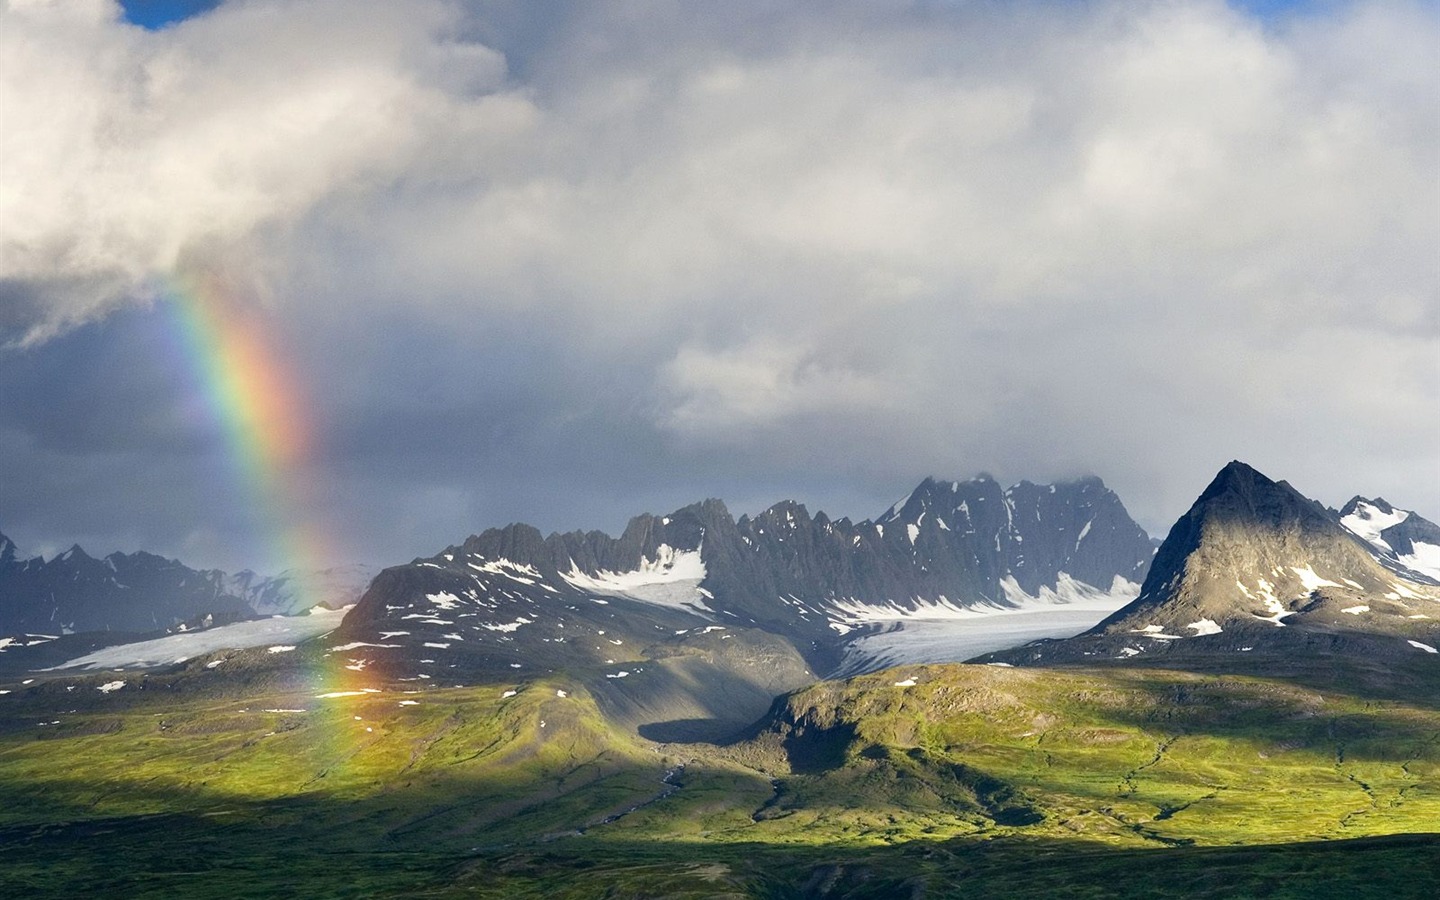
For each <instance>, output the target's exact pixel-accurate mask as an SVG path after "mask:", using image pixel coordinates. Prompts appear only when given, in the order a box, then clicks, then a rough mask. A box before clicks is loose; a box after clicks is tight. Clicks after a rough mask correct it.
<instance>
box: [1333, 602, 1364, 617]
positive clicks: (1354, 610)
mask: <svg viewBox="0 0 1440 900" xmlns="http://www.w3.org/2000/svg"><path fill="white" fill-rule="evenodd" d="M1340 611H1341V612H1342V613H1349V614H1350V615H1352V616H1358V615H1360V614H1361V613H1367V612H1369V611H1370V607H1368V606H1365V605H1363V604H1362V605H1360V606H1347V607H1345V608H1344V609H1342V610H1340Z"/></svg>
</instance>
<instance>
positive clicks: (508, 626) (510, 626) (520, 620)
mask: <svg viewBox="0 0 1440 900" xmlns="http://www.w3.org/2000/svg"><path fill="white" fill-rule="evenodd" d="M534 621H535V620H534V619H527V618H525V617H524V616H519V617H517V618H516V619H515V621H513V622H507V623H505V624H503V625H499V624H494V625H492V624H485V625H481V626H480V627H481V628H483V629H485V630H486V631H503V632H506V633H509V632H512V631H515V630H517V629H518V628H519V627H520V626H521V625H529V624H531V623H532V622H534ZM526 633H527V634H528V633H529V632H526ZM445 636H446V637H450V635H448V634H447V635H445ZM425 646H427V647H430V646H432V645H431V644H426V645H425Z"/></svg>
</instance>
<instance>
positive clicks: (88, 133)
mask: <svg viewBox="0 0 1440 900" xmlns="http://www.w3.org/2000/svg"><path fill="white" fill-rule="evenodd" d="M1437 56H1440V9H1437V4H1435V3H1433V2H1416V3H1406V2H1388V0H1387V2H1375V3H1366V2H1345V0H1327V2H1260V0H1255V2H1234V3H1230V4H1227V3H1224V2H1220V0H1154V2H1146V0H1142V2H1133V0H1126V2H1101V0H1096V2H1087V0H1063V2H1062V0H1056V2H1041V0H1034V2H1013V3H1012V2H1007V3H1000V2H983V0H974V2H963V0H954V2H942V0H912V2H906V0H884V2H863V3H862V2H834V3H826V4H789V3H778V2H758V0H740V2H730V3H725V4H693V3H673V2H671V3H667V2H655V0H634V2H606V3H570V2H560V0H538V2H519V0H516V2H508V3H506V2H495V3H464V2H431V0H414V2H407V3H405V4H395V3H392V2H389V0H305V2H301V0H226V2H219V3H215V2H209V0H202V2H184V0H171V2H160V0H155V2H142V0H133V2H131V3H129V4H127V6H126V7H124V8H122V7H121V5H119V4H117V3H113V2H109V0H64V2H47V0H0V160H3V162H0V460H3V465H4V476H3V478H0V531H3V532H4V533H5V534H6V535H8V536H9V537H11V538H12V539H14V540H15V541H16V543H17V544H19V546H20V550H21V552H22V553H23V554H46V555H49V554H53V553H55V552H58V551H60V550H63V549H64V548H66V547H68V546H69V545H70V544H72V543H74V542H79V543H80V544H82V545H83V546H84V547H85V548H86V549H87V550H90V551H91V552H92V553H105V552H109V551H111V550H123V551H133V550H137V549H146V550H150V551H152V552H158V553H162V554H165V555H167V556H173V557H178V558H180V559H182V560H184V561H186V562H187V563H190V564H192V565H203V566H218V567H223V568H228V569H238V568H242V567H250V568H256V569H259V570H262V571H268V570H276V569H278V568H281V567H283V566H284V565H285V564H286V563H287V561H291V560H293V559H298V558H302V556H303V555H302V554H298V553H297V554H293V555H292V554H290V553H287V552H286V548H285V546H284V544H285V543H286V542H288V541H289V540H291V539H292V538H293V536H294V535H296V534H299V533H308V534H319V535H321V536H323V538H324V540H323V541H322V542H320V543H321V544H322V545H323V547H324V548H325V549H324V550H323V551H316V552H311V553H310V554H309V555H308V556H303V558H306V559H309V560H311V561H316V560H321V561H324V562H342V561H364V562H369V563H372V564H390V563H397V562H403V561H405V560H408V559H410V558H412V557H414V556H417V555H429V554H432V553H434V552H436V551H438V550H439V549H441V548H442V547H444V546H446V545H448V544H452V543H458V542H459V541H460V540H462V539H463V538H464V537H465V536H467V535H469V534H472V533H475V532H478V531H480V530H483V529H484V528H486V527H489V526H493V525H501V524H505V523H507V522H510V521H527V522H531V523H533V524H535V525H537V526H538V527H540V528H541V529H542V530H544V531H550V530H571V529H576V528H581V529H591V528H600V529H603V530H607V531H610V532H611V533H616V532H618V530H619V529H621V528H623V526H624V523H625V521H626V520H627V519H628V518H629V517H630V516H631V515H633V514H636V513H639V512H645V511H649V512H655V513H664V512H668V511H670V510H673V509H675V508H678V507H680V506H683V505H685V504H687V503H690V502H693V501H696V500H699V499H703V498H706V497H720V498H723V499H724V500H725V501H726V502H727V504H728V505H729V507H730V509H731V511H732V512H734V513H735V514H736V515H738V514H740V513H742V512H750V513H754V512H757V511H759V510H760V509H763V508H764V507H766V506H768V505H770V504H771V503H773V502H775V501H777V500H780V499H784V498H791V499H796V500H800V501H802V502H804V503H806V504H807V505H808V506H809V507H810V509H811V510H812V511H813V510H817V509H823V510H825V511H826V512H828V513H830V514H831V515H832V516H841V515H846V516H850V517H852V518H856V519H859V518H863V517H868V516H874V515H877V514H879V513H880V512H882V511H883V510H884V509H885V508H886V507H887V506H888V505H889V504H890V503H892V502H893V501H895V500H896V499H898V498H899V497H901V496H903V495H904V494H905V493H906V492H907V491H908V490H909V489H910V488H911V487H913V486H914V484H916V483H917V482H918V481H919V480H920V479H921V478H923V477H925V476H927V475H934V476H936V477H940V478H952V479H964V478H969V477H971V476H973V475H975V474H977V473H979V472H989V473H991V474H993V475H994V476H995V477H997V478H999V479H1000V480H1002V481H1004V482H1006V483H1010V482H1014V481H1018V480H1020V479H1029V480H1032V481H1040V482H1044V481H1050V480H1056V479H1066V478H1073V477H1077V476H1081V475H1088V474H1094V475H1099V476H1100V477H1102V478H1103V479H1104V480H1105V481H1106V483H1107V484H1108V485H1110V486H1111V487H1112V488H1113V489H1115V491H1116V492H1117V493H1118V494H1119V495H1120V496H1121V498H1122V499H1123V500H1124V502H1125V503H1126V505H1127V507H1128V508H1129V510H1130V511H1131V513H1132V515H1134V516H1135V517H1136V518H1137V520H1139V521H1140V523H1141V524H1142V525H1144V526H1145V527H1146V528H1147V529H1148V530H1150V531H1151V532H1152V533H1154V534H1157V535H1163V533H1164V532H1165V530H1166V529H1167V528H1168V527H1169V525H1170V524H1171V523H1172V522H1173V521H1174V520H1175V519H1176V518H1177V517H1178V516H1180V515H1181V514H1182V513H1183V512H1184V511H1185V509H1186V508H1187V507H1188V506H1189V504H1190V503H1191V502H1192V501H1193V499H1194V498H1195V497H1196V495H1198V493H1199V492H1200V491H1201V490H1202V489H1203V488H1204V486H1205V484H1206V483H1207V482H1208V481H1209V479H1210V478H1211V477H1212V476H1213V475H1214V473H1215V472H1216V471H1217V470H1218V469H1220V468H1221V467H1222V466H1223V465H1224V464H1225V463H1226V462H1228V461H1229V460H1231V459H1241V460H1244V461H1246V462H1248V463H1250V464H1252V465H1254V466H1255V467H1257V468H1259V469H1260V470H1261V471H1262V472H1265V473H1266V474H1268V475H1270V476H1271V477H1274V478H1277V479H1281V478H1283V479H1286V480H1288V481H1290V482H1291V483H1292V484H1293V485H1294V486H1295V487H1297V488H1298V489H1299V490H1301V491H1302V492H1304V493H1306V494H1307V495H1309V496H1311V497H1314V498H1316V499H1318V500H1320V501H1322V502H1324V503H1326V504H1330V505H1339V504H1341V503H1343V502H1344V501H1345V500H1347V499H1348V498H1349V497H1350V496H1351V495H1354V494H1357V493H1358V494H1364V495H1366V496H1370V497H1374V496H1383V497H1385V498H1386V499H1388V500H1390V501H1391V502H1392V503H1395V504H1397V505H1399V506H1402V507H1405V508H1410V509H1415V510H1417V511H1419V512H1420V513H1421V514H1422V515H1425V516H1426V517H1428V518H1431V519H1440V76H1437V75H1436V72H1437V67H1436V61H1437ZM196 285H211V286H214V285H221V286H222V288H220V289H215V290H210V289H200V288H196V287H195V286H196ZM207 290H210V293H212V294H214V295H215V296H212V297H210V302H211V303H212V307H211V312H212V313H213V312H214V311H215V308H214V306H213V304H215V303H219V310H220V314H221V318H222V319H223V321H226V322H229V323H231V324H232V325H233V324H234V323H237V322H238V323H241V324H242V325H243V326H244V329H245V333H246V334H248V335H250V336H251V337H253V338H254V341H255V342H256V346H258V347H259V348H260V349H259V351H257V352H258V356H257V357H256V359H258V360H259V362H258V363H257V364H256V365H257V366H258V367H259V368H260V369H263V370H264V371H263V374H265V375H266V377H265V378H264V379H261V380H260V381H256V382H254V383H252V384H251V385H250V387H251V388H253V389H254V390H255V391H259V393H260V394H261V395H263V397H262V400H263V401H264V402H263V403H262V404H261V405H262V406H263V405H265V404H266V403H268V404H270V405H272V406H276V407H277V408H278V409H280V411H279V412H275V413H273V415H272V416H271V417H270V418H267V417H266V416H265V415H260V416H259V417H258V418H256V417H252V418H251V419H249V420H246V421H239V420H237V419H236V417H235V416H233V415H230V414H228V413H227V411H226V406H225V404H224V403H223V402H221V401H220V400H217V396H218V394H217V390H218V389H217V387H216V381H215V378H216V376H215V371H216V366H215V360H214V358H213V357H214V354H213V353H211V354H209V357H211V358H208V359H207V352H206V347H207V346H210V347H211V349H212V350H213V341H212V342H211V344H210V345H207V344H206V343H205V341H204V340H201V339H199V338H197V331H196V327H195V322H196V310H197V308H199V307H197V306H196V305H195V304H196V300H195V297H196V296H197V295H204V294H206V292H207ZM201 332H202V333H201V335H200V336H201V337H202V338H203V336H204V335H203V329H201ZM222 368H223V367H222ZM257 385H258V387H257ZM242 387H243V385H242ZM261 388H263V390H261ZM266 408H269V407H266ZM276 416H278V417H279V418H275V417H276ZM247 422H248V424H247ZM296 423H298V424H296ZM281 425H285V426H286V427H285V428H281V427H280V426H281ZM291 426H293V427H291ZM247 429H248V432H247ZM281 431H285V432H286V436H287V439H288V438H290V437H293V438H294V440H293V441H290V442H289V443H286V445H285V447H283V448H278V445H279V443H283V442H281V441H280V438H279V437H277V435H278V434H279V432H281ZM290 432H295V434H290ZM247 441H248V442H249V443H251V444H257V445H261V449H262V450H265V449H267V448H268V455H266V454H265V453H261V454H259V455H258V456H256V455H255V453H254V452H253V451H254V448H253V447H252V448H251V450H250V451H247V450H246V449H245V445H246V443H247ZM277 448H278V449H277ZM247 452H250V453H251V456H250V457H247V456H246V453H247ZM277 535H279V536H280V537H279V538H278V539H277ZM277 545H278V546H277ZM322 558H323V559H322Z"/></svg>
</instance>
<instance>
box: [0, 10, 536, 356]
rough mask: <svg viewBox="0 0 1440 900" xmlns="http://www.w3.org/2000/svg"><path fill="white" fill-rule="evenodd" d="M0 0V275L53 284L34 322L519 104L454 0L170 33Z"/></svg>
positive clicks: (129, 293) (262, 17)
mask: <svg viewBox="0 0 1440 900" xmlns="http://www.w3.org/2000/svg"><path fill="white" fill-rule="evenodd" d="M0 16H3V26H0V104H3V106H0V109H3V117H4V125H5V127H4V128H3V129H0V158H3V159H4V160H5V166H4V171H3V178H4V182H3V184H4V190H3V192H0V222H3V223H4V225H3V226H0V228H3V231H0V241H3V243H0V247H3V251H4V255H3V259H0V278H4V279H7V280H10V281H13V282H21V283H27V284H31V285H34V286H36V289H38V290H47V289H48V295H49V297H50V298H51V305H50V307H49V308H48V309H46V310H44V312H43V313H42V314H40V315H39V316H37V317H36V319H35V320H34V321H32V322H29V323H27V324H28V326H29V328H30V333H29V335H28V337H29V338H30V339H37V338H43V337H45V336H47V335H50V334H53V333H54V332H55V331H56V329H58V328H62V327H64V326H65V325H66V324H69V323H75V322H78V321H83V320H85V319H87V318H90V317H92V316H94V315H95V314H96V313H99V312H103V311H105V310H106V309H108V308H111V307H112V306H113V305H114V304H116V303H119V302H124V301H126V300H133V299H134V298H135V297H136V296H137V295H141V296H143V294H144V293H145V284H146V282H147V280H148V279H150V278H153V277H155V276H157V275H166V274H169V273H171V272H173V271H175V270H176V269H177V268H178V267H180V266H182V265H184V264H185V263H186V262H187V255H192V256H193V255H201V256H204V255H206V254H220V255H221V256H224V255H226V254H229V253H234V252H236V251H237V249H242V248H244V247H245V246H246V245H247V244H249V243H250V242H252V241H253V240H254V239H255V238H256V237H257V235H258V234H259V233H261V232H262V231H263V230H265V229H278V230H279V231H280V232H283V233H284V234H285V235H286V237H288V236H289V235H290V234H291V233H293V229H294V227H295V226H296V225H297V223H299V222H301V221H302V220H303V218H304V217H305V216H306V215H307V214H308V213H310V211H311V210H312V209H313V208H314V207H315V205H316V204H317V203H319V202H320V201H322V200H325V199H330V198H334V197H335V196H336V195H342V194H344V193H347V192H359V193H367V192H373V191H375V190H379V189H383V188H384V187H385V186H386V185H387V184H388V183H390V182H391V181H392V180H393V179H395V178H397V177H401V176H410V175H411V174H412V173H415V172H416V171H417V170H418V171H419V173H420V174H421V176H422V177H423V175H424V173H425V171H426V168H427V166H428V165H432V164H434V163H435V162H436V160H442V159H444V158H445V156H446V155H447V153H453V152H454V151H455V149H456V146H457V145H463V144H464V143H466V142H468V141H471V140H476V139H478V138H479V136H480V135H482V134H483V132H484V131H485V130H486V129H487V128H488V127H490V126H491V122H490V120H491V119H492V118H507V117H514V116H515V115H516V112H517V111H516V109H515V104H514V103H513V102H511V101H508V100H506V99H505V98H493V99H492V98H490V97H487V96H486V93H487V92H491V91H494V90H495V89H496V88H497V87H499V86H500V85H501V84H502V82H503V80H504V74H505V72H504V60H503V59H502V58H501V57H500V56H499V55H498V54H496V53H494V52H493V51H489V50H487V49H485V48H483V47H479V46H477V45H474V44H463V43H457V42H454V41H452V40H449V39H448V38H447V33H448V32H450V31H451V30H453V27H454V25H455V23H456V16H455V13H454V12H453V11H452V10H450V9H448V8H447V7H446V6H444V5H442V4H438V3H429V2H423V3H422V2H417V3H406V4H404V5H403V6H402V5H398V4H391V3H383V2H374V3H365V4H360V3H349V2H346V3H339V2H319V3H293V2H291V3H283V2H272V3H253V4H231V5H227V6H225V7H222V8H221V9H220V10H218V11H216V12H215V13H213V14H211V15H208V16H205V17H203V18H200V19H195V20H192V21H190V22H187V23H185V24H183V25H182V26H179V27H176V28H172V29H169V30H166V31H163V32H155V33H151V32H146V31H143V30H141V29H138V28H135V27H131V26H129V25H126V24H124V23H123V22H122V21H121V19H120V12H119V7H118V5H117V4H114V3H103V2H93V3H85V4H78V3H77V4H72V3H55V4H41V3H30V2H26V3H14V2H9V3H7V4H6V5H5V7H4V8H3V10H0ZM284 246H285V244H284V243H283V242H272V243H271V244H270V245H269V246H267V247H266V251H267V252H274V251H275V250H276V248H277V247H284ZM290 252H304V251H303V241H301V242H300V246H298V247H296V248H295V249H294V250H291V251H290ZM248 255H250V256H251V257H252V258H253V255H254V254H253V253H252V254H248Z"/></svg>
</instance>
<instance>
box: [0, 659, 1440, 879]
mask: <svg viewBox="0 0 1440 900" xmlns="http://www.w3.org/2000/svg"><path fill="white" fill-rule="evenodd" d="M1345 683H1346V680H1345V679H1344V678H1339V679H1336V680H1335V681H1334V684H1333V685H1331V686H1320V687H1313V686H1302V685H1300V684H1297V683H1295V682H1293V681H1282V680H1276V679H1268V678H1263V677H1245V676H1236V675H1210V674H1195V673H1186V672H1176V671H1163V670H1154V669H1141V668H1135V669H1113V668H1112V669H1071V670H1036V669H1012V668H1002V667H993V666H959V665H952V666H913V667H902V668H899V669H892V670H888V671H885V672H880V673H876V674H873V675H867V676H863V677H860V678H856V679H851V680H848V681H832V682H821V683H818V684H816V685H813V686H811V687H809V688H806V689H803V690H801V691H797V692H795V693H794V694H791V695H789V696H787V697H784V698H781V700H779V701H777V703H776V706H775V708H774V709H773V710H772V712H771V714H770V715H769V716H768V717H767V718H766V719H765V720H763V721H762V722H760V723H759V724H757V725H756V726H755V728H754V729H752V730H751V732H750V733H748V734H745V735H742V736H740V737H739V738H737V740H735V741H733V742H730V743H728V744H724V745H716V744H657V743H654V742H651V741H647V740H644V739H642V738H640V737H638V736H636V735H635V734H634V733H633V732H630V731H627V730H623V729H619V728H616V727H613V726H612V725H611V724H610V723H609V722H608V721H607V720H606V718H605V717H604V715H603V714H602V713H601V711H600V708H599V707H597V705H596V704H595V703H594V701H593V699H592V698H591V696H590V694H589V693H588V692H587V691H586V690H585V689H584V687H583V686H582V685H581V684H579V683H578V682H574V681H571V680H567V679H565V678H555V679H550V680H543V679H542V680H532V681H528V682H523V683H509V684H495V685H481V686H467V687H456V688H435V689H430V690H425V691H422V692H411V693H405V692H402V691H401V690H400V689H399V688H398V687H395V688H388V687H382V688H380V689H379V690H380V692H378V693H368V694H359V695H352V696H343V697H320V696H318V695H317V694H316V693H315V691H313V690H301V689H299V688H297V687H296V686H295V685H293V684H288V685H284V686H278V687H272V688H270V689H269V690H266V691H252V692H251V693H249V694H248V695H237V694H234V693H232V692H217V691H207V690H196V689H194V688H193V687H192V686H191V682H187V681H186V680H184V679H180V678H167V677H164V676H151V677H140V678H134V677H132V678H131V679H130V680H129V682H128V683H127V684H126V686H125V687H124V688H123V689H121V690H117V691H113V692H101V691H99V690H98V687H99V686H100V685H101V680H99V679H95V678H90V679H68V680H63V681H61V680H57V681H52V682H49V683H46V684H41V685H34V686H31V687H29V688H27V689H25V690H17V691H15V692H13V693H12V694H10V695H7V696H4V697H0V702H3V705H0V893H4V894H5V895H7V896H27V897H51V896H53V897H74V896H77V895H93V894H99V893H102V892H104V893H110V894H112V895H116V896H157V897H158V896H176V895H184V896H189V897H206V896H214V897H250V896H253V897H269V896H276V895H279V894H292V895H303V896H313V897H370V896H418V897H445V896H468V897H506V898H528V897H537V898H538V897H561V898H564V897H575V898H581V897H613V898H626V897H661V896H663V897H696V898H699V897H764V898H792V897H793V898H801V897H833V898H870V897H874V898H881V897H897V896H900V897H924V898H946V897H970V896H988V895H1005V896H1012V897H1025V896H1073V897H1090V896H1093V897H1113V896H1137V897H1138V896H1146V897H1234V896H1255V897H1315V896H1347V897H1386V898H1394V897H1408V896H1415V897H1420V896H1431V895H1433V894H1434V892H1435V891H1436V890H1437V889H1440V854H1437V853H1436V851H1437V850H1440V835H1437V834H1436V832H1440V704H1437V702H1436V700H1435V698H1436V697H1437V696H1440V691H1437V690H1435V685H1434V684H1433V683H1422V684H1419V685H1415V686H1411V687H1408V688H1407V689H1406V690H1404V691H1403V692H1400V693H1398V694H1396V693H1394V692H1391V693H1390V695H1388V696H1377V695H1376V694H1375V692H1370V691H1367V692H1365V693H1358V692H1353V691H1352V692H1347V690H1345V689H1342V688H1341V687H1340V686H1339V685H1345ZM66 688H73V690H66ZM510 691H514V692H515V693H514V694H513V695H511V696H504V694H506V693H507V692H510ZM57 708H61V709H63V710H64V711H63V712H60V713H58V714H57V713H55V711H54V710H55V709H57ZM56 723H58V724H56Z"/></svg>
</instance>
